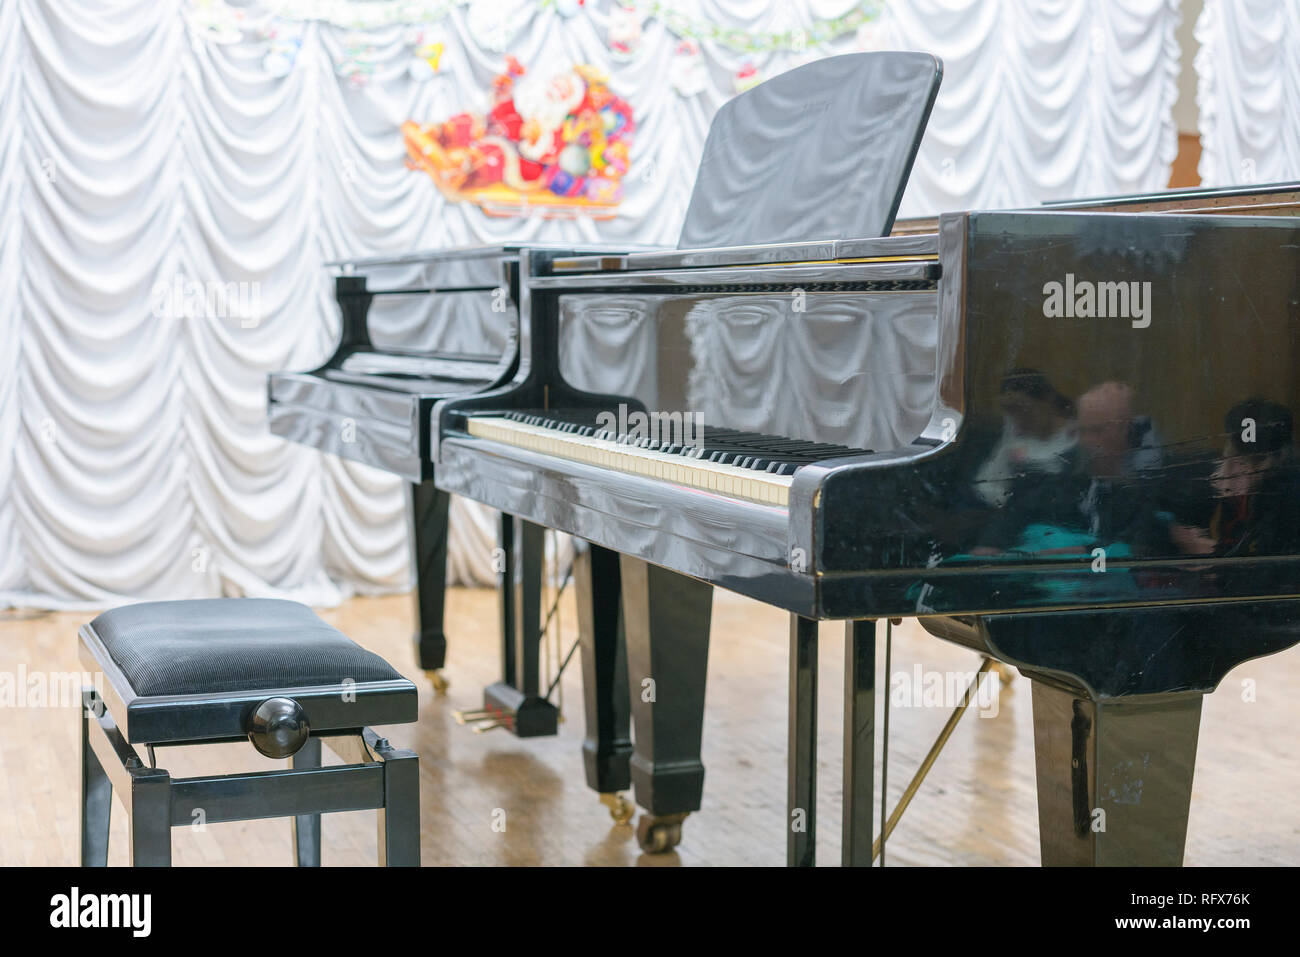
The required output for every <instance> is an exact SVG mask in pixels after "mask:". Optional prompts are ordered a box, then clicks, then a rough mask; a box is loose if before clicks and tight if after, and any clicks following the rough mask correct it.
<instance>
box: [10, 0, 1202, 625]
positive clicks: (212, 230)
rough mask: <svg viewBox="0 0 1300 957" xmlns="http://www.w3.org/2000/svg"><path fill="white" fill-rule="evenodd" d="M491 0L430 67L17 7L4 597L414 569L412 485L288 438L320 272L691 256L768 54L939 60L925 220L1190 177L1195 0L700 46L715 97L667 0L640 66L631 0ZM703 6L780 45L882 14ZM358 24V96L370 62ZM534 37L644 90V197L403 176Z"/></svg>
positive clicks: (139, 19)
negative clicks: (622, 252)
mask: <svg viewBox="0 0 1300 957" xmlns="http://www.w3.org/2000/svg"><path fill="white" fill-rule="evenodd" d="M484 2H485V0H473V2H458V3H451V4H449V5H448V6H449V12H448V14H447V15H446V16H445V17H444V18H442V19H441V20H439V22H438V23H437V24H436V25H435V26H436V28H437V30H438V31H439V33H440V35H441V36H443V37H444V38H445V40H446V43H445V51H444V53H443V56H442V61H441V64H440V66H441V70H440V74H439V75H438V76H436V77H434V78H432V79H428V80H426V81H420V80H418V79H416V78H414V77H413V76H412V75H410V74H409V73H408V69H407V68H408V66H409V64H410V62H411V55H412V54H411V46H410V43H409V37H408V36H407V31H406V30H405V29H404V28H403V27H402V26H400V25H394V26H387V27H382V28H379V29H376V30H373V31H369V32H368V33H366V34H365V35H364V36H363V37H361V38H360V39H359V38H358V34H356V33H354V32H352V31H350V30H348V29H347V28H344V27H341V26H336V25H331V24H328V23H321V22H315V21H312V22H307V23H305V24H303V25H301V27H300V29H301V41H302V42H301V50H300V52H299V53H298V54H297V57H296V60H295V61H294V63H293V65H292V69H291V70H289V71H288V72H287V75H284V76H276V75H272V72H269V71H268V69H267V68H266V62H267V54H268V48H269V44H268V41H267V40H265V39H259V38H258V36H257V33H256V31H254V30H246V31H245V32H244V33H243V35H242V36H241V37H238V38H237V40H238V42H230V43H221V42H217V41H216V40H215V39H214V38H213V36H212V35H211V34H210V33H204V32H203V31H201V30H200V29H198V27H197V26H196V25H195V24H196V19H195V18H194V17H193V16H191V15H190V14H192V13H193V12H194V11H195V10H198V9H200V8H198V7H191V6H189V5H188V4H186V3H185V2H182V0H134V2H118V3H112V4H108V3H94V2H89V0H0V303H3V304H4V308H3V310H0V607H2V606H4V605H7V604H13V605H22V606H38V607H93V606H99V605H105V604H111V603H115V602H120V601H124V600H128V599H133V598H137V599H138V598H181V597H195V596H202V595H214V594H222V593H231V594H237V593H244V594H258V595H291V596H294V597H297V598H299V599H301V600H305V601H308V602H311V603H316V604H330V603H334V602H337V601H339V600H341V599H342V598H345V597H346V596H347V595H349V594H351V593H354V592H357V591H362V592H374V591H392V590H400V589H403V588H406V587H408V584H409V568H408V553H407V546H406V530H405V524H404V521H405V516H404V496H403V490H402V487H401V484H400V482H399V481H398V480H397V479H395V478H393V477H391V476H388V475H385V474H383V473H380V472H378V471H375V470H372V469H369V468H367V467H364V466H360V465H356V464H353V463H349V462H342V461H339V460H337V459H334V458H330V457H327V456H322V455H320V454H318V453H316V452H315V451H313V450H310V449H305V448H301V447H297V446H294V445H291V444H288V443H286V442H283V441H281V440H280V439H279V438H278V437H275V436H272V435H270V434H269V433H268V431H267V429H266V426H265V376H266V373H267V372H269V371H271V370H275V369H288V368H298V369H307V368H311V367H312V366H314V365H315V364H317V363H318V362H319V361H320V360H321V359H323V358H324V357H325V356H326V355H328V354H329V352H330V351H331V348H332V344H333V339H334V336H335V335H336V334H337V328H338V317H337V314H336V312H335V309H334V306H333V303H332V299H331V288H330V283H329V280H328V278H327V277H326V275H325V273H324V270H323V269H322V263H323V262H325V261H327V260H329V259H332V258H336V257H340V256H345V255H360V254H368V255H374V254H383V253H399V252H409V251H411V250H414V249H420V248H433V247H440V246H449V245H457V244H463V243H484V242H491V241H497V240H503V239H512V240H521V239H524V240H526V239H536V240H583V241H596V240H599V241H605V242H623V241H628V242H632V241H635V242H643V243H664V244H673V243H674V242H675V240H676V234H677V231H678V229H679V227H680V223H681V217H682V214H683V212H684V211H685V208H686V203H687V200H688V199H689V194H690V188H691V184H692V178H693V171H694V169H695V166H696V162H697V160H698V158H699V153H700V150H701V148H702V145H703V140H704V136H705V133H706V131H707V128H708V123H709V119H710V117H711V116H712V115H713V113H714V111H715V110H716V109H717V108H718V107H719V106H720V105H721V104H722V103H723V102H725V101H726V100H727V99H728V98H729V97H730V96H732V95H734V94H735V90H736V85H737V76H738V74H741V73H742V72H744V71H745V70H746V68H747V67H748V66H751V65H752V67H753V68H754V69H756V70H757V71H758V74H759V75H760V76H771V75H774V74H775V73H778V72H780V71H782V70H784V69H788V68H789V67H790V66H793V65H797V64H798V63H801V62H804V61H806V60H808V59H811V58H813V57H815V56H818V55H824V54H827V53H839V52H849V51H852V50H858V49H887V48H895V49H897V48H905V49H921V50H927V51H930V52H933V53H935V54H937V55H939V56H940V57H941V58H942V59H943V60H944V62H945V75H944V83H943V88H942V92H941V94H940V97H939V101H938V104H937V105H936V108H935V112H934V116H933V118H932V120H931V123H930V129H929V132H928V133H927V136H926V140H925V143H924V145H923V148H922V151H921V155H920V157H919V158H918V161H917V168H916V172H915V174H914V177H913V181H912V183H911V186H910V188H909V191H908V194H907V196H906V199H905V205H904V209H903V213H904V214H905V215H906V214H926V213H933V212H935V211H938V210H944V209H957V208H976V207H988V206H1009V205H1021V204H1026V203H1032V202H1036V201H1039V200H1042V199H1047V198H1055V197H1061V196H1068V195H1082V194H1089V193H1092V194H1096V193H1110V192H1123V191H1131V190H1139V189H1149V188H1156V187H1160V186H1163V185H1164V183H1165V182H1167V180H1168V176H1169V167H1170V163H1171V162H1172V159H1173V154H1174V148H1175V131H1174V128H1173V122H1172V113H1171V110H1172V105H1173V101H1174V98H1175V88H1174V84H1175V78H1176V75H1177V69H1178V51H1177V47H1176V44H1175V43H1174V39H1173V37H1174V29H1175V27H1176V25H1177V21H1178V17H1179V10H1178V5H1177V3H1176V2H1175V0H1107V2H1102V3H1099V2H1096V0H1054V2H1032V0H891V2H888V3H887V4H885V7H884V12H883V14H882V15H881V16H880V17H879V19H878V20H876V21H875V22H873V23H871V24H869V25H868V26H866V27H864V28H863V29H861V30H858V31H854V32H850V33H846V34H844V35H842V36H840V37H839V38H837V39H836V40H834V41H833V42H830V43H827V44H825V45H824V46H823V47H821V48H818V49H816V50H808V49H805V50H801V51H795V50H789V49H787V50H776V51H772V52H768V53H762V54H755V53H747V52H743V51H740V50H736V49H733V48H731V47H729V46H727V45H725V44H721V43H715V42H713V41H710V40H704V41H703V42H701V43H700V49H701V54H702V56H701V61H700V69H701V74H700V75H701V77H702V81H703V82H702V88H701V89H700V90H699V91H698V92H692V90H691V89H690V88H689V87H688V86H687V85H684V84H683V85H682V89H681V90H680V91H679V89H678V86H677V85H675V84H674V83H672V82H669V81H670V80H671V79H672V78H673V77H675V76H676V75H677V74H678V72H679V71H680V68H681V60H680V59H675V52H676V51H677V48H678V45H679V42H680V40H681V37H679V36H678V35H675V34H674V33H672V32H671V31H670V30H668V29H667V28H666V27H665V25H664V24H663V23H662V22H660V21H659V20H657V19H655V18H653V17H650V16H648V15H646V16H643V17H642V18H641V19H642V21H643V22H642V32H641V36H640V39H639V43H638V44H636V45H635V46H636V49H635V50H634V52H633V53H632V55H631V56H630V57H628V58H622V57H616V56H614V55H612V54H611V50H610V44H609V31H610V26H611V24H612V21H611V17H613V16H615V13H614V10H613V7H614V4H613V0H587V2H586V4H585V5H583V6H582V7H581V9H578V8H577V5H576V4H564V3H558V2H557V3H550V4H542V3H538V2H534V0H491V3H492V11H491V16H490V17H488V19H490V20H491V21H492V22H493V23H496V24H502V23H504V24H506V25H507V26H506V29H505V30H504V31H503V30H502V29H500V28H496V29H494V30H491V31H487V32H485V31H484V30H483V28H482V24H483V23H484V22H485V17H486V16H487V15H486V14H485V10H484ZM210 6H211V5H204V6H203V7H202V10H208V9H209V8H210ZM297 6H299V7H302V6H303V4H301V3H300V4H298V5H297ZM641 6H642V7H643V8H646V9H648V8H649V5H648V4H642V5H641ZM674 6H676V7H678V8H680V9H682V10H683V11H685V12H687V13H689V14H690V15H691V16H693V17H694V18H695V19H694V20H693V21H692V22H697V23H709V22H712V23H722V24H727V25H730V26H733V27H735V28H737V29H739V30H742V31H749V32H755V33H769V32H780V31H788V30H790V29H792V28H795V27H800V26H803V27H809V28H811V27H812V26H813V25H814V24H815V23H817V22H819V21H825V20H827V19H832V18H835V17H840V16H843V15H844V14H845V13H847V12H850V11H852V10H853V9H855V8H856V7H857V6H858V3H857V0H788V2H759V0H681V2H678V3H676V4H674ZM503 8H504V14H503V13H502V10H503ZM244 12H245V14H246V21H245V22H246V23H248V24H251V23H256V22H262V21H264V20H265V13H266V11H265V8H263V7H259V6H258V5H257V4H252V5H250V6H248V7H247V8H246V9H245V11H244ZM259 18H261V20H259ZM623 22H624V25H625V23H626V17H623ZM295 29H298V28H295ZM358 43H363V45H364V48H365V57H366V60H367V62H368V63H369V64H370V67H371V72H370V73H369V74H368V77H367V78H366V82H364V83H362V84H357V83H354V82H353V81H352V80H350V79H349V78H348V77H346V76H343V75H341V72H340V65H341V64H344V63H346V62H348V61H349V60H350V59H355V58H356V55H357V54H356V46H357V44H358ZM507 52H508V53H511V54H513V55H514V56H516V57H517V58H518V59H519V60H520V61H521V62H522V63H523V64H524V65H525V67H526V68H528V69H529V70H530V71H534V72H539V71H540V72H545V71H550V70H558V69H561V68H564V67H567V66H569V65H571V64H573V63H584V62H585V63H592V64H594V65H596V66H598V67H600V68H602V69H604V70H606V71H607V72H608V73H609V74H610V77H611V86H612V87H613V89H614V90H615V91H616V92H618V93H619V94H620V95H622V96H624V97H625V98H626V99H628V100H629V101H630V102H631V103H632V105H633V108H634V110H635V114H636V120H637V126H638V129H637V133H636V141H635V147H634V150H633V154H632V172H631V174H630V176H629V179H628V181H627V187H626V197H625V199H624V202H623V204H622V206H621V208H620V210H619V215H618V217H617V218H615V219H613V220H610V221H605V222H595V221H591V220H579V221H557V220H543V219H501V218H489V217H486V216H484V215H483V214H482V213H481V212H480V211H479V210H478V209H477V208H476V207H473V206H470V205H467V204H456V203H448V202H447V201H446V200H444V199H443V198H442V196H441V195H440V194H438V192H437V191H436V190H435V189H434V187H433V184H432V183H431V182H430V181H429V180H428V179H427V178H426V177H425V176H423V175H422V174H417V173H414V172H411V171H410V170H408V169H406V168H405V166H404V156H405V154H404V149H403V146H402V142H401V137H400V135H399V133H398V125H399V124H400V123H401V122H402V121H403V120H406V119H416V120H419V121H422V122H429V121H432V120H435V119H443V118H445V117H447V116H449V115H451V114H453V113H456V112H459V111H462V110H467V109H468V110H482V109H483V108H484V107H485V106H486V101H487V98H488V96H489V94H488V91H489V89H490V83H491V78H492V77H493V75H495V74H496V73H498V72H500V70H501V68H502V66H503V63H504V56H505V54H506V53H507ZM343 72H347V71H346V70H345V71H343ZM809 161H810V162H815V161H816V157H809ZM187 282H199V283H223V284H224V283H246V284H250V286H249V287H248V288H255V289H257V290H258V295H257V297H256V298H257V302H256V308H255V314H251V315H249V314H240V315H238V316H236V317H233V318H229V319H204V318H179V317H178V318H166V317H160V316H159V315H158V314H157V313H158V309H157V308H156V300H157V289H158V288H159V286H160V284H162V285H163V286H164V287H170V286H172V285H173V284H184V283H187ZM452 526H453V527H452V541H451V562H450V571H449V576H450V577H451V578H452V579H453V580H456V581H461V582H487V581H489V580H490V579H491V577H492V575H491V568H490V564H491V548H492V534H493V531H492V524H491V521H490V519H489V516H488V515H487V513H486V512H485V511H484V510H483V509H480V508H478V507H476V506H473V505H470V504H469V503H465V502H459V501H458V502H456V503H455V504H454V506H453V513H452Z"/></svg>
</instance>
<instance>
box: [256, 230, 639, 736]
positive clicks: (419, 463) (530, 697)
mask: <svg viewBox="0 0 1300 957" xmlns="http://www.w3.org/2000/svg"><path fill="white" fill-rule="evenodd" d="M525 248H530V249H532V250H534V251H536V252H538V253H543V252H544V253H546V254H548V255H573V254H589V255H596V254H599V253H601V252H603V251H606V250H603V248H602V247H576V248H575V247H571V246H545V245H534V246H531V247H522V246H519V245H511V244H506V245H500V246H476V247H463V248H456V249H444V250H435V251H431V252H423V253H412V254H408V255H403V256H397V257H369V258H356V259H349V260H343V261H339V262H334V263H329V264H327V267H328V268H329V269H330V270H331V271H332V272H333V274H334V290H335V298H336V300H337V303H338V307H339V312H340V315H341V325H340V336H339V343H338V346H337V348H336V349H335V351H334V354H333V355H332V356H330V358H329V359H328V360H327V361H326V362H325V363H324V365H322V366H321V367H320V368H318V369H315V370H313V371H309V372H276V373H273V374H272V375H271V376H270V377H269V381H268V393H269V394H268V418H269V425H270V429H271V431H272V432H273V433H275V434H277V435H282V436H284V437H285V438H287V439H290V440H292V441H294V442H299V443H301V444H303V445H307V446H310V447H313V448H316V449H319V450H321V451H323V452H328V453H331V454H334V455H338V456H341V457H343V458H347V459H351V460H353V461H357V462H362V463H365V464H367V465H371V466H375V467H377V468H380V469H383V470H384V471H386V472H390V473H392V474H394V475H398V476H401V477H402V478H403V479H405V480H406V482H407V483H408V485H407V489H408V515H409V520H410V526H411V534H410V541H411V551H412V566H413V569H414V578H415V607H416V623H417V632H416V635H415V644H416V655H417V658H418V661H419V664H420V667H421V668H423V669H425V670H426V671H428V672H429V674H430V677H431V678H432V680H433V683H434V687H435V688H437V689H438V690H439V691H442V690H444V689H445V686H446V679H445V677H444V676H443V674H442V671H441V669H442V667H443V664H444V662H445V660H446V652H447V641H446V636H445V634H444V629H443V604H444V592H445V582H446V567H447V518H448V504H449V497H448V495H447V493H446V492H444V491H441V490H440V489H438V488H437V487H436V486H435V484H434V482H433V475H434V469H433V460H432V458H431V457H430V454H429V447H428V440H429V421H430V420H429V413H430V410H431V409H432V407H433V404H434V403H435V402H436V401H437V400H439V399H442V398H447V397H449V396H463V395H473V394H475V393H478V392H482V391H485V390H489V389H491V388H493V387H496V386H500V385H501V384H503V383H506V382H509V381H510V379H511V377H512V376H513V375H514V374H515V372H516V371H517V369H518V367H519V353H520V348H521V343H523V344H525V345H526V342H527V333H526V327H525V331H524V334H523V336H522V337H521V330H520V309H521V299H523V297H522V296H521V290H520V286H519V259H520V255H521V252H522V251H523V250H524V249H525ZM624 248H626V247H624ZM620 251H621V250H620ZM524 302H525V307H526V300H524ZM498 544H499V546H500V549H501V552H500V555H501V560H500V562H499V565H500V572H499V575H500V611H501V637H502V648H503V657H504V660H503V672H504V674H503V678H502V681H501V682H499V683H498V684H494V685H492V686H491V687H489V688H488V689H487V692H486V694H485V697H486V707H485V709H484V710H483V711H482V712H479V713H478V714H477V715H476V716H479V717H484V718H487V719H490V726H494V727H505V728H507V729H509V730H510V731H513V732H514V733H515V734H518V735H520V736H521V737H529V736H535V735H544V734H554V733H555V730H556V721H557V717H558V712H557V710H556V708H555V707H554V706H553V705H552V704H551V703H550V702H549V701H547V700H545V698H544V697H543V696H542V695H541V694H540V693H539V691H540V689H539V685H540V675H539V664H538V657H539V656H538V647H539V641H540V635H541V624H540V615H541V608H540V602H541V582H542V564H543V555H542V540H541V535H540V530H539V529H537V528H536V527H535V526H524V525H522V524H521V523H520V522H519V521H517V520H516V519H515V518H514V517H513V516H511V515H508V514H507V515H503V516H502V517H501V525H500V535H499V541H498ZM482 726H483V725H481V726H480V727H482Z"/></svg>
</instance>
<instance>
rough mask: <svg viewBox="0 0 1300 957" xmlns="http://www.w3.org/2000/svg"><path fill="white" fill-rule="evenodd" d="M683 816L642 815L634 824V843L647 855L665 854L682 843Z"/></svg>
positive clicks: (684, 817) (684, 816) (684, 818)
mask: <svg viewBox="0 0 1300 957" xmlns="http://www.w3.org/2000/svg"><path fill="white" fill-rule="evenodd" d="M685 820H686V815H685V814H664V815H661V816H658V817H656V816H655V815H653V814H642V815H641V817H640V818H638V819H637V822H636V842H637V843H638V844H640V845H641V850H643V851H645V852H646V853H647V854H667V853H668V852H669V851H671V850H672V849H673V848H674V847H676V846H677V845H678V844H680V843H681V842H682V822H683V821H685Z"/></svg>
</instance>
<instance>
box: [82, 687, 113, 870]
mask: <svg viewBox="0 0 1300 957" xmlns="http://www.w3.org/2000/svg"><path fill="white" fill-rule="evenodd" d="M103 708H104V703H103V702H102V701H100V700H99V698H98V697H97V696H96V695H95V692H94V691H93V690H92V689H90V688H85V689H83V690H82V708H81V866H82V867H107V866H108V825H109V817H110V815H111V813H112V807H113V784H112V782H111V781H109V779H108V775H107V774H105V773H104V768H103V765H101V764H100V763H99V758H97V757H96V756H95V750H94V748H92V747H91V746H90V722H91V721H93V720H94V714H95V713H100V712H102V711H103Z"/></svg>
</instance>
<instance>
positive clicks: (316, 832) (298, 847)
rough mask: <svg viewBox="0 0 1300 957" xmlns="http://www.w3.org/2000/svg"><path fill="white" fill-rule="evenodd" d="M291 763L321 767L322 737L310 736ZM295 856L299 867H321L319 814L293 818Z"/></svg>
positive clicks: (291, 759) (294, 766)
mask: <svg viewBox="0 0 1300 957" xmlns="http://www.w3.org/2000/svg"><path fill="white" fill-rule="evenodd" d="M289 764H290V766H291V767H293V768H294V769H298V768H318V767H320V766H321V757H320V738H315V737H313V738H308V739H307V743H306V744H304V745H303V746H302V748H301V749H300V750H299V751H298V753H297V754H295V755H294V756H293V757H291V758H290V759H289ZM293 856H294V862H295V863H296V864H297V865H298V866H299V867H320V815H319V814H299V815H298V816H296V817H295V818H294V819H293Z"/></svg>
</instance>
